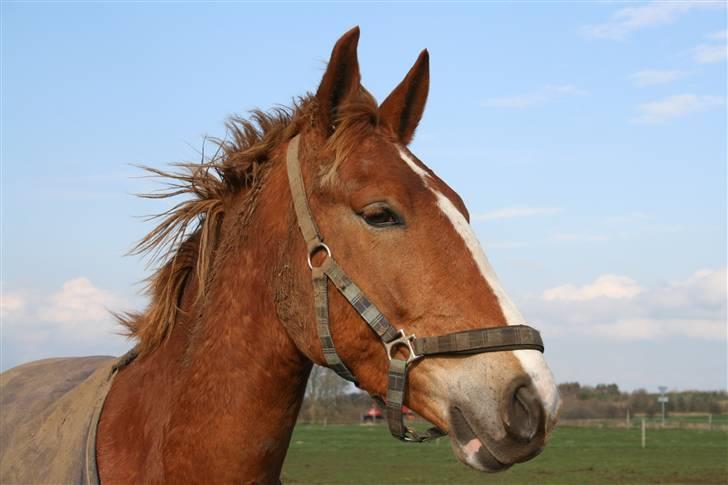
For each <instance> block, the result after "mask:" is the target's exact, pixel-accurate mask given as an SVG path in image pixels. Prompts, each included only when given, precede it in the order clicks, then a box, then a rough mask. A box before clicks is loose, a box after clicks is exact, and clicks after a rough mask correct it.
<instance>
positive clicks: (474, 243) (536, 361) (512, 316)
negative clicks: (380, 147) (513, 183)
mask: <svg viewBox="0 0 728 485" xmlns="http://www.w3.org/2000/svg"><path fill="white" fill-rule="evenodd" d="M398 149H399V154H400V156H401V157H402V160H404V161H405V163H406V164H407V165H408V166H409V167H410V168H411V169H412V170H413V171H414V172H415V173H416V174H417V175H419V176H420V177H422V179H423V181H424V182H425V186H427V187H428V188H429V189H430V191H432V193H433V194H435V197H436V199H437V206H438V207H439V208H440V210H441V211H442V212H443V214H444V215H445V216H446V217H447V218H448V219H449V220H450V223H451V224H452V225H453V227H454V228H455V231H456V232H457V233H458V234H459V235H460V237H462V238H463V241H464V242H465V245H466V246H467V248H468V250H469V251H470V254H471V255H472V257H473V260H474V261H475V264H476V266H477V267H478V269H479V270H480V274H481V275H482V276H483V278H484V279H485V281H486V283H487V284H488V286H490V288H491V289H492V290H493V293H495V296H496V298H497V299H498V303H499V304H500V307H501V310H502V312H503V315H504V316H505V319H506V323H508V325H526V320H525V319H524V318H523V315H521V312H520V311H518V308H516V305H515V304H514V303H513V300H511V299H510V297H509V296H508V294H507V293H506V292H505V290H504V289H503V286H501V284H500V281H499V280H498V277H497V276H496V274H495V271H494V270H493V267H492V266H491V265H490V263H489V262H488V258H487V257H486V256H485V252H483V249H482V248H481V247H480V243H479V242H478V238H477V237H476V235H475V232H474V231H473V228H472V227H471V226H470V224H469V223H468V221H467V220H466V219H465V217H464V216H463V214H462V213H461V212H460V211H459V210H458V209H457V207H455V205H454V204H453V203H452V201H451V200H450V199H449V198H447V197H445V196H444V195H443V194H442V193H441V192H440V191H438V190H436V189H435V188H434V187H432V186H431V185H430V183H429V181H428V179H430V178H431V177H430V174H428V173H427V171H425V170H424V169H423V168H422V167H420V166H419V165H417V163H415V161H414V160H413V159H412V157H410V156H409V154H407V152H405V151H404V150H403V149H401V148H398ZM513 354H514V355H515V356H516V358H518V360H519V361H520V363H521V367H523V369H524V370H525V371H526V373H527V374H528V375H529V376H530V377H531V380H532V381H533V385H534V386H535V387H536V390H537V391H538V393H539V396H540V397H541V401H542V402H543V405H544V408H545V410H546V412H547V413H548V414H549V415H551V416H553V415H554V414H555V413H556V411H557V410H558V408H559V401H560V400H559V394H558V392H557V388H556V384H555V383H554V377H553V375H552V374H551V369H549V367H548V366H547V365H546V361H545V360H544V358H543V355H542V354H541V352H539V351H538V350H515V351H513Z"/></svg>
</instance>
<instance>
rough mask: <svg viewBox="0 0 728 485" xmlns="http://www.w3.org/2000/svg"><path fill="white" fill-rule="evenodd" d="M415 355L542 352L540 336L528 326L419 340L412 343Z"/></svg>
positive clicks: (480, 330) (471, 331) (474, 331)
mask: <svg viewBox="0 0 728 485" xmlns="http://www.w3.org/2000/svg"><path fill="white" fill-rule="evenodd" d="M412 344H413V346H414V349H415V354H416V355H418V356H420V355H422V356H424V355H437V354H479V353H481V352H500V351H503V350H520V349H533V350H538V351H540V352H543V350H544V348H543V340H541V334H540V333H539V332H538V330H536V329H535V328H532V327H529V326H526V325H511V326H508V327H493V328H479V329H476V330H466V331H464V332H456V333H449V334H447V335H438V336H436V337H417V338H416V339H414V340H413V342H412Z"/></svg>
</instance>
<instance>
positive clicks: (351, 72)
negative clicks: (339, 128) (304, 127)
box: [316, 26, 361, 135]
mask: <svg viewBox="0 0 728 485" xmlns="http://www.w3.org/2000/svg"><path fill="white" fill-rule="evenodd" d="M358 43H359V27H358V26H357V27H354V28H353V29H351V30H350V31H348V32H347V33H345V34H344V35H342V36H341V38H340V39H339V40H338V41H337V42H336V45H335V46H334V50H333V51H332V52H331V59H330V60H329V64H328V65H327V66H326V72H325V73H324V77H323V79H322V80H321V84H320V85H319V88H318V91H316V100H317V101H318V107H319V118H320V120H321V126H322V127H323V128H324V129H325V130H326V134H327V135H330V134H331V133H332V132H333V128H334V123H335V122H336V116H337V113H338V108H339V105H340V104H341V102H342V101H344V100H345V99H346V98H347V97H348V96H349V95H351V94H352V93H355V92H356V91H358V90H359V89H360V85H359V81H360V80H361V76H360V75H359V60H358V59H357V55H356V47H357V44H358Z"/></svg>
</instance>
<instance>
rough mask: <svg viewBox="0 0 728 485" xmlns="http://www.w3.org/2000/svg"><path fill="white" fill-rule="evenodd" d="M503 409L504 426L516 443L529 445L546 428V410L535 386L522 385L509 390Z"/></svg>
mask: <svg viewBox="0 0 728 485" xmlns="http://www.w3.org/2000/svg"><path fill="white" fill-rule="evenodd" d="M509 394H510V395H507V396H506V401H505V404H506V405H505V406H504V408H503V416H502V419H503V425H504V427H505V430H506V432H507V433H508V436H510V437H511V439H513V440H514V441H517V442H521V443H529V442H531V441H532V440H533V438H534V437H535V436H536V434H537V433H538V432H539V430H540V429H543V427H544V418H545V416H544V410H543V404H541V400H540V399H539V398H538V394H537V393H536V390H535V389H534V387H533V385H531V384H530V383H529V384H520V385H516V386H515V388H513V387H512V388H511V389H510V390H509Z"/></svg>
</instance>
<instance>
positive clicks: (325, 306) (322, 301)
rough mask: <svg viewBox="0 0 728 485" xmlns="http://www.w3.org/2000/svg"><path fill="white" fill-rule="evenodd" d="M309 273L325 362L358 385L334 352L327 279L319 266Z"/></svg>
mask: <svg viewBox="0 0 728 485" xmlns="http://www.w3.org/2000/svg"><path fill="white" fill-rule="evenodd" d="M311 274H312V277H313V295H314V307H315V310H316V328H317V330H318V336H319V341H320V342H321V349H322V350H323V352H324V359H326V363H327V364H328V365H329V367H330V368H331V369H333V370H334V371H335V372H336V373H337V374H339V375H340V376H341V377H343V378H344V379H346V380H347V381H351V382H353V383H354V384H356V385H359V383H358V382H357V380H356V377H354V374H352V373H351V371H350V370H349V368H348V367H346V365H345V364H344V362H343V361H342V360H341V358H340V357H339V354H338V353H337V352H336V346H335V345H334V339H333V338H332V337H331V327H329V296H328V295H329V292H328V285H329V280H328V278H327V277H326V275H325V274H324V272H323V271H322V270H321V268H313V269H312V270H311Z"/></svg>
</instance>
